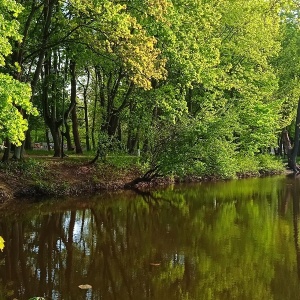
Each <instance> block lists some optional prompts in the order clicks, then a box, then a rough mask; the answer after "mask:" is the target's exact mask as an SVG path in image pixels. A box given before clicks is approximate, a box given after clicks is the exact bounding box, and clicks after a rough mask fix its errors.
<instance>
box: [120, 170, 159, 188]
mask: <svg viewBox="0 0 300 300" xmlns="http://www.w3.org/2000/svg"><path fill="white" fill-rule="evenodd" d="M158 169H159V167H158V166H155V167H154V168H152V169H151V170H149V171H147V172H146V173H145V174H144V175H142V176H140V177H137V178H135V179H133V180H132V181H130V182H128V183H126V184H125V185H124V188H125V189H132V188H134V187H135V186H136V185H137V184H139V183H141V182H151V181H152V180H153V179H154V178H158V177H161V175H160V174H159V172H158Z"/></svg>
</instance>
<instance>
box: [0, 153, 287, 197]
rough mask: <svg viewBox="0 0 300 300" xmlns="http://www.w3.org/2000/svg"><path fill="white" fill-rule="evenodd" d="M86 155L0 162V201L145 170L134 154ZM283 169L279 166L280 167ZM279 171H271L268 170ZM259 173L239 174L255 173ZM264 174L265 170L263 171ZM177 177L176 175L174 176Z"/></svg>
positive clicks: (85, 187)
mask: <svg viewBox="0 0 300 300" xmlns="http://www.w3.org/2000/svg"><path fill="white" fill-rule="evenodd" d="M90 160H91V158H90V157H84V156H81V157H77V158H74V157H67V158H65V159H61V158H53V157H52V156H43V157H38V156H30V157H27V158H26V159H25V160H23V161H18V162H17V161H9V162H8V163H1V164H0V203H3V202H5V201H7V200H10V199H16V198H32V197H38V198H41V197H49V196H55V197H62V196H72V195H82V194H94V193H97V192H101V191H116V190H121V189H124V188H125V184H126V183H128V182H131V181H132V180H134V179H135V178H137V177H139V176H141V175H142V174H143V173H144V172H145V170H143V168H142V166H141V165H140V164H139V163H138V161H137V158H136V157H130V156H128V157H120V158H119V160H118V159H116V158H114V159H110V160H109V161H107V162H105V163H103V162H97V163H95V164H90ZM282 172H283V170H282ZM271 173H272V174H279V173H280V171H276V172H274V171H272V172H270V173H269V174H271ZM259 175H262V174H259V173H255V174H252V173H245V174H240V175H239V177H250V176H259ZM263 175H266V174H263ZM217 179H218V178H208V177H201V178H199V177H188V178H186V180H185V181H190V182H191V181H200V180H202V181H203V180H217ZM177 180H178V179H177ZM174 181H176V179H174V178H172V179H170V178H159V179H156V180H153V181H152V182H151V183H140V185H142V186H145V185H147V186H149V185H151V186H155V185H166V184H170V183H172V182H174Z"/></svg>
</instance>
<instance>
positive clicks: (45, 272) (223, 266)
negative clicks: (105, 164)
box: [0, 176, 300, 300]
mask: <svg viewBox="0 0 300 300" xmlns="http://www.w3.org/2000/svg"><path fill="white" fill-rule="evenodd" d="M299 200H300V179H299V178H298V177H295V178H293V177H284V176H280V177H272V178H256V179H247V180H236V181H229V182H218V183H201V184H190V185H178V186H173V187H169V188H167V189H162V190H155V191H151V192H145V191H143V192H140V191H139V192H138V193H134V192H131V191H124V192H122V193H116V194H105V195H99V196H95V197H92V198H89V199H82V198H77V199H65V200H49V201H44V202H41V203H32V204H27V205H26V206H25V207H23V206H22V205H21V204H20V208H16V209H11V210H5V211H1V210H0V235H1V236H3V238H4V240H5V241H6V243H5V248H4V251H3V252H2V253H0V299H19V300H20V299H29V298H31V297H34V296H39V297H44V298H45V299H95V300H96V299H104V300H110V299H122V300H127V299H133V300H143V299H151V300H165V299H168V300H189V299H203V300H206V299H207V300H209V299H220V300H223V299H243V300H247V299H249V300H250V299H251V300H253V299H260V300H261V299H293V300H294V299H299V298H300V288H299V286H300V284H299V283H300V245H299V230H300V229H299V225H300V223H299V214H300V204H299V202H300V201H299ZM85 288H87V289H85Z"/></svg>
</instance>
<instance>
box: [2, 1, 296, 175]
mask: <svg viewBox="0 0 300 300" xmlns="http://www.w3.org/2000/svg"><path fill="white" fill-rule="evenodd" d="M18 2H20V3H18ZM298 9H299V3H298V1H288V0H286V1H284V0H282V1H275V0H266V1H260V0H252V1H247V0H199V1H195V0H185V1H181V0H142V1H136V0H131V1H112V0H111V1H110V0H96V1H79V0H67V1H58V0H48V1H42V0H24V1H14V0H0V22H1V26H0V97H1V102H0V128H1V130H0V139H2V140H3V142H4V145H5V147H6V148H5V152H4V155H3V159H2V160H3V161H7V160H9V159H10V153H11V151H10V150H11V149H13V151H14V153H13V157H14V158H16V159H20V158H21V157H22V150H23V149H24V148H25V149H31V148H32V147H33V146H34V145H35V147H41V146H44V148H45V147H47V148H48V149H49V150H50V149H51V150H52V151H53V155H54V156H55V157H60V156H61V157H64V151H65V146H66V147H67V148H66V150H68V151H71V150H72V151H74V152H75V153H76V154H81V153H83V152H85V151H93V153H94V155H95V159H97V158H102V159H105V157H106V155H107V154H108V153H121V154H125V153H126V154H134V155H137V154H141V157H140V160H139V163H140V164H142V165H143V168H144V170H145V172H146V173H145V175H144V176H143V177H142V178H141V179H142V180H150V179H151V178H152V177H153V176H158V175H169V174H172V175H178V176H187V175H189V176H191V175H193V176H218V177H222V178H232V177H235V176H237V175H238V174H244V173H248V172H261V171H271V170H277V169H279V168H280V166H281V164H280V163H278V161H277V160H276V159H275V156H270V155H269V153H270V152H271V149H275V152H276V153H279V154H282V153H283V152H285V153H286V154H287V155H288V158H289V160H288V162H289V166H290V167H291V168H293V169H294V170H295V172H297V171H298V167H297V165H296V157H297V154H298V143H299V126H298V125H299V122H300V109H298V117H297V118H296V115H297V107H298V103H299V96H300V89H299V82H298V81H299V68H300V64H299V44H300V32H299V14H298ZM291 134H292V135H293V136H294V138H293V141H294V142H291V141H290V138H289V136H290V135H291ZM43 142H44V143H43ZM52 148H53V149H52ZM283 150H284V151H283Z"/></svg>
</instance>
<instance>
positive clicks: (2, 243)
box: [0, 236, 4, 251]
mask: <svg viewBox="0 0 300 300" xmlns="http://www.w3.org/2000/svg"><path fill="white" fill-rule="evenodd" d="M3 248H4V239H3V237H2V236H0V250H1V251H3Z"/></svg>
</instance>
